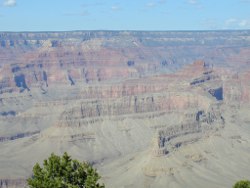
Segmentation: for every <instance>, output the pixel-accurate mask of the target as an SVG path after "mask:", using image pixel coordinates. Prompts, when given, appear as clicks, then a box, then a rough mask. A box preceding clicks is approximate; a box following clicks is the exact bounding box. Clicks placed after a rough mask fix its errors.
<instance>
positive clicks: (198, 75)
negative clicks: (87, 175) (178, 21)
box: [0, 30, 250, 188]
mask: <svg viewBox="0 0 250 188" xmlns="http://www.w3.org/2000/svg"><path fill="white" fill-rule="evenodd" d="M249 80H250V31H244V30H242V31H165V32H164V31H71V32H17V33H15V32H0V151H1V154H0V188H7V187H8V188H19V187H20V188H21V187H25V184H26V179H27V178H28V177H30V176H31V175H32V167H33V166H34V164H35V163H36V162H39V163H42V161H43V160H44V159H45V158H46V157H48V156H49V155H50V154H51V153H52V152H54V153H56V154H62V153H63V152H65V151H67V152H68V153H69V154H70V155H71V156H72V157H73V158H76V159H78V160H81V161H83V160H84V161H88V162H89V163H91V164H93V165H94V167H96V168H97V169H98V172H99V173H100V174H101V176H102V180H101V181H102V182H104V183H105V185H106V187H110V188H117V187H124V188H125V187H126V188H128V187H131V188H132V187H136V188H140V187H145V188H150V187H169V188H181V187H188V188H192V187H204V188H210V187H214V188H217V187H218V188H222V187H232V185H233V183H234V182H235V181H237V180H239V179H247V178H249V177H250V172H249V169H248V166H249V165H250V149H249V148H250V117H249V113H250V82H249Z"/></svg>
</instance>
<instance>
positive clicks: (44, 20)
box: [0, 0, 250, 31]
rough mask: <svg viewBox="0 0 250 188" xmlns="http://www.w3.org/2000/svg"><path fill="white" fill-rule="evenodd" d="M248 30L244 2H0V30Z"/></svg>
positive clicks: (249, 10)
mask: <svg viewBox="0 0 250 188" xmlns="http://www.w3.org/2000/svg"><path fill="white" fill-rule="evenodd" d="M99 29H102V30H209V29H250V0H0V31H61V30H99Z"/></svg>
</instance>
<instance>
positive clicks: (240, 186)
mask: <svg viewBox="0 0 250 188" xmlns="http://www.w3.org/2000/svg"><path fill="white" fill-rule="evenodd" d="M233 188H250V181H249V180H240V181H238V182H236V183H235V185H234V186H233Z"/></svg>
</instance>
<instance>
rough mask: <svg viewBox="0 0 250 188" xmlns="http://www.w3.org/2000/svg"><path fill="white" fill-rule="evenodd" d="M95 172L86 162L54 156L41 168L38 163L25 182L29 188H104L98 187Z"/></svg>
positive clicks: (65, 155) (67, 156)
mask: <svg viewBox="0 0 250 188" xmlns="http://www.w3.org/2000/svg"><path fill="white" fill-rule="evenodd" d="M99 179H100V176H99V174H98V173H97V171H96V170H95V169H94V168H93V167H92V166H91V165H89V164H88V163H86V162H83V163H81V162H79V161H77V160H72V159H71V157H70V156H69V155H68V154H67V153H64V155H63V156H62V157H60V156H57V155H55V154H53V153H52V154H51V156H50V157H49V158H48V159H46V160H44V163H43V167H41V166H40V165H39V164H38V163H37V164H36V165H35V166H34V168H33V176H32V177H31V178H29V179H28V180H27V183H28V186H29V187H30V188H104V185H100V184H99V183H98V180H99Z"/></svg>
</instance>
